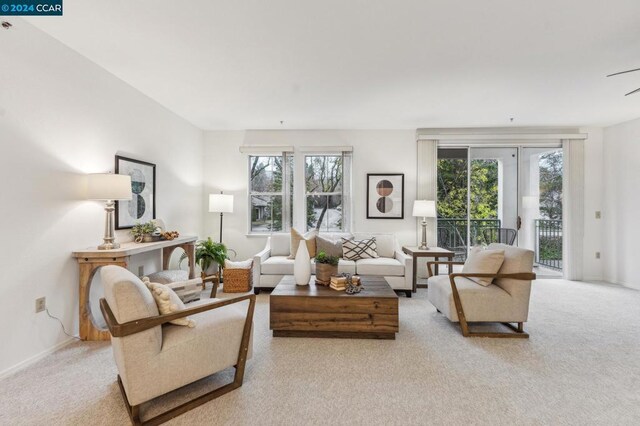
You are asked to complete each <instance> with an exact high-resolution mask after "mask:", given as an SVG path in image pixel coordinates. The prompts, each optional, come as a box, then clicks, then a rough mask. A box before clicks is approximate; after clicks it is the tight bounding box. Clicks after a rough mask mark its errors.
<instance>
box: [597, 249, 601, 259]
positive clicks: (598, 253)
mask: <svg viewBox="0 0 640 426" xmlns="http://www.w3.org/2000/svg"><path fill="white" fill-rule="evenodd" d="M596 259H600V252H599V251H597V252H596Z"/></svg>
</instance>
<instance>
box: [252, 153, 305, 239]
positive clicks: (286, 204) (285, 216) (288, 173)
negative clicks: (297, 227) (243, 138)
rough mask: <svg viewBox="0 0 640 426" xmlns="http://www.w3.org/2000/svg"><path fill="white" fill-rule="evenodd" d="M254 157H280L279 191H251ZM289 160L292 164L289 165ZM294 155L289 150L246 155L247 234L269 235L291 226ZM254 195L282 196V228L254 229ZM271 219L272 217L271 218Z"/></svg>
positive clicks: (284, 230) (285, 230)
mask: <svg viewBox="0 0 640 426" xmlns="http://www.w3.org/2000/svg"><path fill="white" fill-rule="evenodd" d="M255 157H281V158H282V165H283V171H282V188H281V190H280V191H279V192H264V191H253V190H252V182H251V181H252V179H251V163H252V160H253V159H254V158H255ZM289 161H291V162H292V163H293V164H292V165H289ZM294 171H295V156H294V155H293V153H291V152H287V151H284V152H269V153H266V152H265V153H258V152H256V153H250V154H248V155H247V212H248V214H247V234H248V235H270V234H272V233H274V232H289V231H290V230H291V228H292V227H293V224H292V221H293V215H292V214H293V211H294V206H293V205H294V203H295V200H293V188H292V187H291V186H290V185H291V182H290V181H291V180H292V181H293V184H294V185H295V181H296V179H295V176H294ZM255 196H265V197H274V196H280V197H282V229H280V230H277V231H274V230H269V231H254V230H253V224H252V218H253V203H252V202H251V200H252V198H253V197H255ZM271 220H272V221H273V218H271Z"/></svg>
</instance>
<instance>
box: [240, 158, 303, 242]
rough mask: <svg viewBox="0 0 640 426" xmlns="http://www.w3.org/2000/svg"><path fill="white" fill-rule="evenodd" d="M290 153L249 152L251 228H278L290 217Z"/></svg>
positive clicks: (285, 226)
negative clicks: (251, 154)
mask: <svg viewBox="0 0 640 426" xmlns="http://www.w3.org/2000/svg"><path fill="white" fill-rule="evenodd" d="M292 171H293V156H291V155H290V154H288V153H283V154H280V155H268V156H267V155H265V156H249V203H250V212H251V217H250V221H251V223H250V227H249V229H250V231H251V232H280V231H287V230H289V229H290V228H291V223H292V220H293V209H292V205H293V176H292Z"/></svg>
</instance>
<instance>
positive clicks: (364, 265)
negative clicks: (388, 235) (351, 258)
mask: <svg viewBox="0 0 640 426" xmlns="http://www.w3.org/2000/svg"><path fill="white" fill-rule="evenodd" d="M356 272H357V274H358V275H378V276H383V277H384V276H391V277H394V276H395V277H402V276H404V265H403V264H402V263H401V262H400V261H399V260H397V259H393V258H389V257H379V258H377V259H360V260H357V261H356Z"/></svg>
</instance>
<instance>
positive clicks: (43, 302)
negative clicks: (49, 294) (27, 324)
mask: <svg viewBox="0 0 640 426" xmlns="http://www.w3.org/2000/svg"><path fill="white" fill-rule="evenodd" d="M45 309H47V298H46V297H39V298H37V299H36V314H37V313H38V312H42V311H44V310H45Z"/></svg>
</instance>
